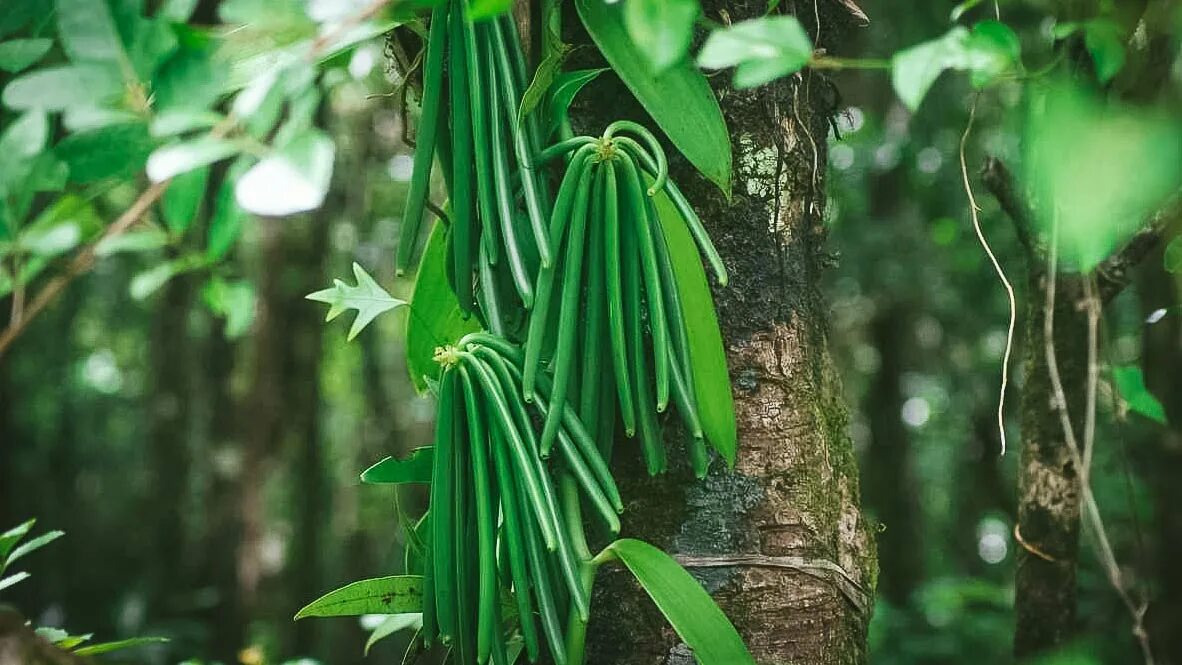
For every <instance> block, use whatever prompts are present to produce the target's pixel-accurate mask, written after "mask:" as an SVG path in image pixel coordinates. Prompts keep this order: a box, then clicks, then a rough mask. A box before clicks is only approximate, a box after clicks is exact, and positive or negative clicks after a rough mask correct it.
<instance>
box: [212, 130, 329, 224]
mask: <svg viewBox="0 0 1182 665" xmlns="http://www.w3.org/2000/svg"><path fill="white" fill-rule="evenodd" d="M335 150H336V149H335V146H334V145H333V142H332V139H331V138H329V137H328V136H327V135H326V134H324V133H323V132H321V131H319V130H314V129H310V130H307V131H305V132H303V133H301V134H299V135H298V136H296V137H295V138H293V139H292V140H291V142H290V143H288V144H287V145H285V146H283V147H282V148H279V149H278V150H276V151H274V152H272V153H271V154H270V155H268V156H267V157H264V158H263V160H262V161H260V162H259V163H258V164H255V165H254V166H253V167H251V169H250V170H249V171H247V172H246V173H245V174H243V176H242V177H241V178H239V179H238V186H237V187H236V188H235V190H234V194H235V197H236V199H237V201H238V205H240V206H242V209H243V210H246V211H247V212H252V213H255V214H256V215H264V216H269V217H281V216H284V215H292V214H295V213H299V212H306V211H308V210H315V209H316V208H319V207H320V204H321V203H323V202H324V197H325V195H326V194H327V193H328V186H329V181H330V180H331V178H332V162H333V155H334V153H335Z"/></svg>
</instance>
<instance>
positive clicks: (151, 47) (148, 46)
mask: <svg viewBox="0 0 1182 665" xmlns="http://www.w3.org/2000/svg"><path fill="white" fill-rule="evenodd" d="M133 25H134V26H135V31H134V36H133V37H132V39H131V41H130V42H129V44H128V48H127V56H128V59H129V60H130V61H131V67H132V70H133V71H134V74H135V78H136V79H137V80H140V81H150V80H151V79H152V76H153V74H155V72H156V70H157V68H158V67H159V66H160V65H161V64H162V63H163V62H164V61H165V60H166V59H168V58H169V57H170V56H171V55H172V54H173V53H175V52H176V51H177V48H178V47H179V46H180V42H179V41H178V40H177V36H176V30H175V29H174V27H173V25H172V24H171V23H169V22H168V21H165V20H155V19H144V18H141V17H139V16H136V17H135V18H134V21H133Z"/></svg>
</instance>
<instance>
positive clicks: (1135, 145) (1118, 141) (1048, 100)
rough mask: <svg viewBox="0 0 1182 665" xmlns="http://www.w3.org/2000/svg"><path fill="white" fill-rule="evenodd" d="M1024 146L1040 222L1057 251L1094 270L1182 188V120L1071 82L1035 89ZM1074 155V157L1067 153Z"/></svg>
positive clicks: (1073, 264) (1068, 261)
mask: <svg viewBox="0 0 1182 665" xmlns="http://www.w3.org/2000/svg"><path fill="white" fill-rule="evenodd" d="M1021 145H1022V146H1023V149H1024V154H1023V163H1024V166H1025V168H1024V172H1023V178H1024V180H1025V181H1026V183H1027V185H1028V187H1029V189H1030V191H1031V192H1032V195H1033V200H1035V201H1038V202H1039V205H1038V206H1037V207H1036V209H1035V221H1036V222H1037V223H1038V225H1039V226H1040V227H1041V228H1042V229H1043V230H1044V232H1047V233H1049V232H1050V230H1051V229H1052V228H1053V227H1054V226H1055V224H1056V221H1057V223H1058V230H1059V258H1060V260H1061V261H1062V262H1063V264H1064V265H1065V266H1066V267H1067V268H1068V269H1072V270H1079V271H1083V272H1086V271H1090V270H1091V269H1092V268H1094V267H1095V266H1096V265H1097V264H1099V263H1100V262H1101V261H1102V260H1103V259H1104V258H1106V257H1107V256H1108V255H1109V254H1111V253H1112V252H1113V251H1114V250H1115V249H1116V248H1117V247H1119V246H1121V245H1122V244H1123V243H1124V242H1125V241H1126V240H1127V239H1128V238H1129V237H1131V236H1132V235H1133V234H1134V233H1136V232H1137V230H1138V229H1140V228H1141V227H1142V226H1143V225H1144V224H1145V222H1146V220H1147V218H1148V217H1149V216H1150V215H1151V214H1152V213H1153V212H1154V211H1156V210H1157V208H1158V207H1159V206H1161V205H1163V204H1164V203H1165V201H1166V199H1167V198H1168V197H1169V196H1171V195H1172V194H1173V193H1174V192H1176V191H1178V189H1179V187H1182V123H1179V122H1178V118H1177V116H1176V115H1172V114H1169V113H1161V112H1155V111H1153V110H1149V109H1145V108H1141V107H1132V106H1123V105H1121V104H1120V103H1118V102H1113V101H1109V100H1104V99H1100V98H1097V97H1096V96H1095V95H1094V94H1093V93H1092V92H1090V91H1087V90H1084V89H1080V88H1077V87H1074V86H1072V85H1069V84H1057V85H1047V86H1044V87H1042V88H1040V89H1038V90H1036V91H1033V92H1032V94H1031V95H1030V98H1029V101H1028V104H1027V113H1026V120H1025V127H1024V128H1023V137H1022V142H1021ZM1065 155H1070V159H1064V156H1065Z"/></svg>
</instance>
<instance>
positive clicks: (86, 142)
mask: <svg viewBox="0 0 1182 665" xmlns="http://www.w3.org/2000/svg"><path fill="white" fill-rule="evenodd" d="M155 147H156V142H155V140H154V139H153V138H152V136H151V135H150V134H148V126H147V125H146V124H144V123H142V122H136V123H128V124H121V125H109V126H107V127H101V128H99V129H92V130H88V131H85V132H78V133H76V134H70V135H69V136H67V137H66V138H64V139H62V141H61V142H60V143H58V144H57V146H56V147H55V148H54V154H55V155H57V158H58V159H60V160H62V161H63V162H65V163H66V165H67V166H69V168H70V181H71V182H78V183H90V182H95V181H98V180H102V179H104V178H127V177H130V176H133V175H135V174H136V173H138V172H140V171H141V170H143V168H144V163H145V162H146V161H147V159H148V155H150V154H151V153H152V150H153V149H154V148H155Z"/></svg>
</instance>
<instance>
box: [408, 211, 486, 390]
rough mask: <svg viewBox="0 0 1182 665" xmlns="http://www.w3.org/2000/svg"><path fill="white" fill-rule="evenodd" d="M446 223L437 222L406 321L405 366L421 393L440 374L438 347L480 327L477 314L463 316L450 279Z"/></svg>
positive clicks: (430, 238) (425, 254)
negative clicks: (436, 352) (436, 355)
mask: <svg viewBox="0 0 1182 665" xmlns="http://www.w3.org/2000/svg"><path fill="white" fill-rule="evenodd" d="M447 235H448V231H447V227H446V226H444V225H443V223H441V222H435V225H434V227H432V229H431V236H430V237H429V238H427V245H426V247H424V248H423V259H422V261H421V262H420V263H419V273H418V275H417V276H416V277H415V288H414V293H413V294H412V295H411V297H410V316H409V317H407V321H406V368H407V370H408V371H409V372H410V378H411V381H412V382H414V385H415V388H416V389H417V390H418V391H419V393H424V392H426V391H427V381H428V379H430V380H435V379H438V378H439V363H437V362H435V348H436V347H439V346H444V345H447V344H454V343H455V342H456V341H457V340H459V339H460V338H461V337H463V336H464V335H466V334H468V333H470V332H475V331H477V330H479V329H480V326H479V324H478V323H477V322H476V318H475V317H466V318H465V317H464V314H463V312H461V311H460V304H459V302H457V301H456V296H455V292H454V291H452V289H451V287H450V286H448V283H447V263H448V252H447Z"/></svg>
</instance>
